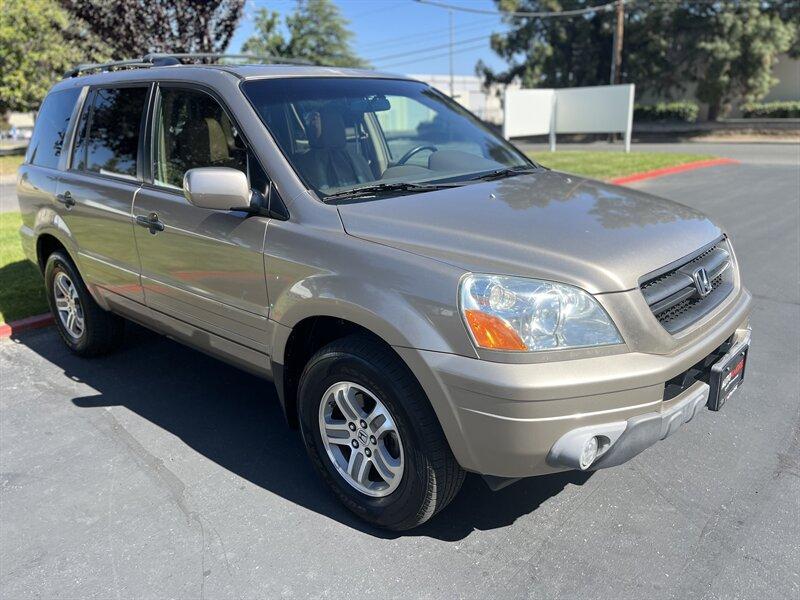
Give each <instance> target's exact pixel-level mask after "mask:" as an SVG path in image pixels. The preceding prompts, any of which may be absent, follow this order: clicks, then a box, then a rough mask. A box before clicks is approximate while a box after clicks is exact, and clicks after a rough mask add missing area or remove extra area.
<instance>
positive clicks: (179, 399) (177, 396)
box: [14, 325, 590, 541]
mask: <svg viewBox="0 0 800 600" xmlns="http://www.w3.org/2000/svg"><path fill="white" fill-rule="evenodd" d="M14 339H15V341H17V342H18V343H22V344H24V345H26V346H27V347H29V348H30V349H32V350H33V351H34V352H36V353H37V354H39V355H40V356H42V357H43V358H45V359H47V360H48V361H50V362H51V363H53V364H56V365H58V366H59V367H60V368H62V369H63V370H64V375H65V376H66V377H69V378H70V379H72V380H75V381H80V382H83V383H85V384H87V385H89V386H91V387H92V388H94V389H95V390H97V392H98V394H97V395H93V396H85V397H79V398H73V399H72V402H73V403H74V404H75V406H78V407H80V408H88V409H91V408H97V407H105V406H124V407H125V408H127V409H129V410H131V411H133V412H134V413H136V414H138V415H140V416H142V417H144V418H145V419H147V420H148V421H150V422H152V423H153V424H154V425H157V426H158V427H160V428H162V429H164V430H166V431H168V432H170V433H171V434H173V435H175V436H177V437H178V438H180V439H181V440H182V441H183V442H184V443H186V444H187V445H188V446H189V447H191V448H192V449H193V450H195V451H197V452H199V453H200V454H202V455H203V456H205V457H206V458H208V459H209V460H212V461H213V462H215V463H216V464H218V465H219V466H221V467H223V468H224V469H228V470H229V471H231V472H233V473H235V474H236V475H238V476H240V477H243V478H244V479H247V480H248V481H250V482H252V483H253V484H255V485H258V486H260V487H262V488H264V489H266V490H269V491H270V492H272V493H274V494H278V495H280V496H282V497H284V498H286V499H288V500H290V501H292V502H295V503H297V504H299V505H301V506H303V507H305V508H307V509H309V510H313V511H315V512H317V513H320V514H323V515H325V516H327V517H329V518H332V519H335V520H337V521H339V522H341V523H343V524H345V525H347V526H349V527H352V528H354V529H358V530H360V531H363V532H365V533H368V534H370V535H373V536H376V537H381V538H396V537H400V536H406V535H408V536H426V537H432V538H437V539H442V540H447V541H455V540H460V539H463V538H464V537H466V536H467V535H469V534H470V533H471V532H472V531H473V530H476V529H477V530H488V529H495V528H498V527H504V526H506V525H510V524H512V523H514V521H516V519H517V518H518V517H520V516H523V515H526V514H528V513H530V512H532V511H534V510H536V508H537V507H538V506H539V505H541V504H542V503H543V502H544V501H546V500H547V499H549V498H551V497H552V496H555V495H557V494H558V493H559V492H561V491H562V490H563V489H564V488H565V486H566V485H567V484H570V483H571V484H575V485H582V484H583V483H584V482H585V481H586V480H587V479H588V478H589V477H590V474H588V473H580V472H569V473H560V474H556V475H548V476H543V477H536V478H530V479H525V480H522V481H520V482H518V483H515V484H514V485H512V486H509V487H507V488H505V489H503V490H500V491H499V492H492V491H490V490H489V489H488V487H486V485H485V484H484V482H483V481H482V480H481V478H480V477H478V476H476V475H472V474H470V475H468V476H467V479H466V481H465V483H464V487H463V488H462V490H461V493H460V494H459V495H458V496H457V497H456V499H455V500H454V501H453V503H452V504H451V505H450V506H449V507H448V508H446V509H445V510H444V511H443V512H442V513H440V514H439V515H437V516H436V517H435V518H434V519H432V520H431V521H430V522H428V523H426V524H425V525H423V526H422V527H419V528H417V529H415V530H412V531H409V532H402V533H394V532H387V531H383V530H380V529H376V528H373V527H371V526H369V525H367V524H365V523H364V522H362V521H361V520H359V519H358V518H356V517H355V516H353V515H352V514H351V513H350V512H349V511H347V510H346V509H345V508H344V507H342V506H341V505H340V504H339V502H338V501H337V500H336V499H335V498H334V497H333V495H332V494H331V493H329V492H328V490H327V489H326V488H325V486H324V484H323V483H322V481H321V480H320V479H319V478H318V477H317V475H316V473H315V472H314V471H313V469H312V466H311V463H310V461H309V460H308V458H307V457H306V454H305V449H304V447H303V445H302V442H301V440H300V436H299V435H298V433H297V432H296V431H293V430H291V429H289V427H288V426H287V424H286V421H285V419H284V417H283V413H282V412H281V409H280V406H279V404H278V400H277V395H276V392H275V388H274V387H273V385H272V384H271V383H269V382H267V381H264V380H261V379H259V378H257V377H254V376H252V375H249V374H247V373H244V372H242V371H239V370H238V369H236V368H234V367H231V366H228V365H226V364H224V363H222V362H220V361H217V360H216V359H214V358H211V357H207V356H205V355H204V354H201V353H199V352H195V351H194V350H191V349H189V348H186V347H184V346H182V345H180V344H178V343H176V342H173V341H171V340H168V339H166V338H164V337H162V336H159V335H157V334H154V333H152V332H149V331H146V330H144V329H142V328H140V327H138V326H135V325H129V326H128V329H127V333H126V341H125V344H124V345H123V347H122V348H121V349H120V350H119V351H117V352H116V353H114V354H113V355H111V356H108V357H104V358H99V359H93V360H88V359H81V358H78V357H76V356H74V355H72V354H70V353H69V352H68V351H67V350H66V348H65V347H64V346H63V345H62V344H61V342H60V340H58V339H57V334H56V332H55V330H53V329H50V330H48V331H47V332H28V333H22V334H19V335H17V336H15V338H14Z"/></svg>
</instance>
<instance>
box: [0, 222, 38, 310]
mask: <svg viewBox="0 0 800 600" xmlns="http://www.w3.org/2000/svg"><path fill="white" fill-rule="evenodd" d="M20 225H22V219H21V218H20V215H19V213H17V212H11V213H0V323H5V322H6V321H13V320H15V319H22V318H23V317H30V316H31V315H38V314H41V313H43V312H47V310H48V306H47V299H46V297H45V294H44V285H43V282H42V276H41V274H40V273H39V270H38V269H37V268H36V266H35V265H34V264H33V263H32V262H30V261H28V260H27V259H26V258H25V255H24V254H23V252H22V246H21V245H20V241H19V233H18V230H19V227H20Z"/></svg>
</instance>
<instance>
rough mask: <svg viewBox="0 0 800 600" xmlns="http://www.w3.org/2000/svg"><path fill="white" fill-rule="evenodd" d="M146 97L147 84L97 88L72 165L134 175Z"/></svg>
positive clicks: (80, 130)
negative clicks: (144, 85) (143, 85)
mask: <svg viewBox="0 0 800 600" xmlns="http://www.w3.org/2000/svg"><path fill="white" fill-rule="evenodd" d="M146 99H147V88H146V87H123V88H113V89H112V88H101V89H97V90H94V92H92V94H91V95H90V96H89V98H88V99H87V101H86V103H85V108H84V111H83V114H82V115H81V120H80V122H79V123H78V132H77V137H76V139H75V144H74V148H73V153H72V168H73V169H80V170H84V171H92V172H94V173H101V174H103V175H117V176H122V177H130V178H135V177H136V158H137V155H138V153H139V128H140V126H141V122H142V114H143V112H144V105H145V101H146Z"/></svg>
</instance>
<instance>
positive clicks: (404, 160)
mask: <svg viewBox="0 0 800 600" xmlns="http://www.w3.org/2000/svg"><path fill="white" fill-rule="evenodd" d="M423 150H430V151H431V152H438V151H439V149H438V148H437V147H436V146H417V147H416V148H412V149H411V150H409V151H408V152H406V153H405V154H403V156H402V157H401V158H400V160H398V161H397V162H396V163H394V164H395V166H399V165H404V164H406V163H407V162H408V161H409V159H410V158H411V157H412V156H414V155H415V154H417V153H418V152H422V151H423Z"/></svg>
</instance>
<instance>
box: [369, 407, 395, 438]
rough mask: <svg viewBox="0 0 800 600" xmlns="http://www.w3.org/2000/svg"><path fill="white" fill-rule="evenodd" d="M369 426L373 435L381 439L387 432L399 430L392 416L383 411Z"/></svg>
mask: <svg viewBox="0 0 800 600" xmlns="http://www.w3.org/2000/svg"><path fill="white" fill-rule="evenodd" d="M369 428H370V431H372V435H374V436H375V437H376V438H378V439H380V438H381V437H382V436H383V435H384V434H385V433H387V432H390V431H396V430H397V428H396V427H395V424H394V421H393V420H392V417H390V416H389V415H388V414H386V413H381V414H379V415H377V416H376V417H375V418H374V419H372V421H371V422H370V424H369Z"/></svg>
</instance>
